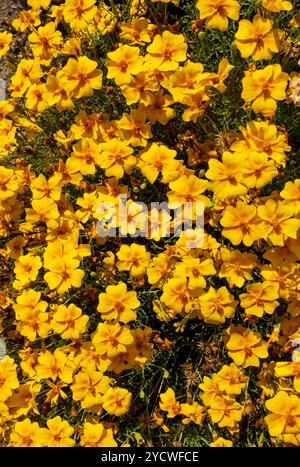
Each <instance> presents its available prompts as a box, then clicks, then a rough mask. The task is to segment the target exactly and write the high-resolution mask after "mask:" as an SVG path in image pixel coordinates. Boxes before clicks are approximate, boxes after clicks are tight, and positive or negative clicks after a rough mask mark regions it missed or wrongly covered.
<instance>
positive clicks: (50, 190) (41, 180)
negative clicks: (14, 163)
mask: <svg viewBox="0 0 300 467" xmlns="http://www.w3.org/2000/svg"><path fill="white" fill-rule="evenodd" d="M60 181H61V175H60V174H59V173H55V174H54V175H53V176H52V177H50V178H49V179H48V180H47V179H46V177H45V176H44V175H43V174H39V176H38V177H36V178H35V179H34V180H32V182H31V185H30V189H31V191H32V197H33V198H34V199H41V198H44V197H47V198H51V199H53V201H58V200H59V199H60V195H61V184H60Z"/></svg>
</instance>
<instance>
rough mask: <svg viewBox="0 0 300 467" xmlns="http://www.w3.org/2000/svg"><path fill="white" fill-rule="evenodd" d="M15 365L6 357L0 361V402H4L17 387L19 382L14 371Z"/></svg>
mask: <svg viewBox="0 0 300 467" xmlns="http://www.w3.org/2000/svg"><path fill="white" fill-rule="evenodd" d="M16 368H17V365H16V364H15V363H14V361H13V359H12V358H10V357H8V356H6V357H5V358H4V360H1V361H0V401H1V402H3V401H6V400H7V399H8V398H9V397H10V396H11V395H12V392H13V389H17V388H18V387H19V381H18V377H17V371H16Z"/></svg>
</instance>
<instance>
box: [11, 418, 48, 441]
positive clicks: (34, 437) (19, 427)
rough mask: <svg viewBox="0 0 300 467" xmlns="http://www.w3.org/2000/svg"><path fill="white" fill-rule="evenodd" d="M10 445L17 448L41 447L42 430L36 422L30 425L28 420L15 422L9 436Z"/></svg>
mask: <svg viewBox="0 0 300 467" xmlns="http://www.w3.org/2000/svg"><path fill="white" fill-rule="evenodd" d="M10 443H11V445H12V446H18V447H41V446H43V444H42V429H41V428H40V427H39V425H38V423H37V422H33V423H32V422H31V421H30V420H29V419H28V418H26V419H25V420H23V421H22V422H16V424H15V426H14V428H13V431H12V432H11V434H10Z"/></svg>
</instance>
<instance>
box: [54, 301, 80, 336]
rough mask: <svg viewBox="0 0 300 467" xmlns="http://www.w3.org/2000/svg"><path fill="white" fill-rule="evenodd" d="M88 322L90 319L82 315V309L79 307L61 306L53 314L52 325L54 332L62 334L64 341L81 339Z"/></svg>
mask: <svg viewBox="0 0 300 467" xmlns="http://www.w3.org/2000/svg"><path fill="white" fill-rule="evenodd" d="M88 320H89V317H88V316H87V315H82V311H81V309H80V308H78V307H77V306H75V305H73V304H71V305H69V306H68V307H67V306H65V305H60V306H58V307H57V310H56V311H55V313H54V314H53V318H52V322H51V325H52V327H53V330H54V332H58V333H59V334H61V337H62V338H63V339H79V338H80V336H81V335H82V334H83V333H84V332H85V329H86V325H87V323H88Z"/></svg>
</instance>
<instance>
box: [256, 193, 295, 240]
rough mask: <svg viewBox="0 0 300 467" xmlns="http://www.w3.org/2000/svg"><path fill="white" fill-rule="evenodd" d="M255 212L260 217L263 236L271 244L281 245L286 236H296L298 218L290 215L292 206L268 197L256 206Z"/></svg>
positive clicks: (292, 210) (292, 211) (292, 212)
mask: <svg viewBox="0 0 300 467" xmlns="http://www.w3.org/2000/svg"><path fill="white" fill-rule="evenodd" d="M257 214H258V216H259V217H260V219H262V222H261V230H262V232H264V238H266V239H269V240H271V242H272V243H273V245H279V246H283V245H284V239H285V238H286V237H289V238H297V232H298V229H299V227H300V220H299V219H296V218H293V217H292V216H293V214H294V209H293V207H292V206H290V205H284V204H283V203H282V202H280V201H279V202H276V201H274V200H272V199H269V200H268V201H267V202H266V203H265V204H264V205H261V206H258V208H257Z"/></svg>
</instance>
